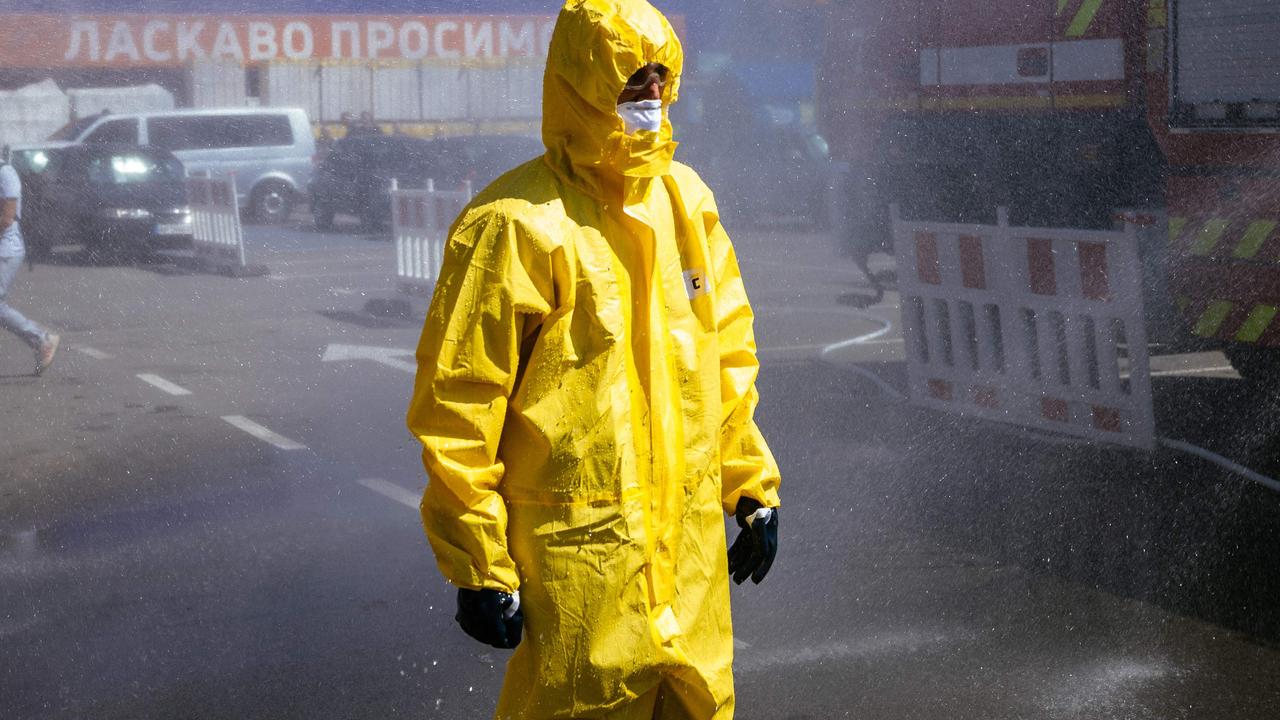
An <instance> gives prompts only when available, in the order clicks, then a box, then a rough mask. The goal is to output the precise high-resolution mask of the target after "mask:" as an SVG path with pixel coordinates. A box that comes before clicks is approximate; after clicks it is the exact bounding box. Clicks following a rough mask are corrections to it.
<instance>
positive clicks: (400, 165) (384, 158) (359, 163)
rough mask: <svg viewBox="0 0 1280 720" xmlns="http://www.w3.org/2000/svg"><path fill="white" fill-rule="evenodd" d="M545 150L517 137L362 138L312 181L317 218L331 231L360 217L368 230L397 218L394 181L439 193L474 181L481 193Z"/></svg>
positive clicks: (340, 148) (344, 146) (338, 150)
mask: <svg viewBox="0 0 1280 720" xmlns="http://www.w3.org/2000/svg"><path fill="white" fill-rule="evenodd" d="M542 152H543V146H542V141H541V140H539V139H537V138H532V137H525V136H517V135H473V136H467V137H450V138H434V139H423V138H415V137H406V136H400V135H361V136H358V137H348V138H343V139H342V140H339V141H338V142H336V143H334V145H333V148H332V149H331V150H330V151H329V153H328V154H327V155H326V156H325V157H324V158H323V159H322V160H321V161H320V164H319V167H317V168H316V171H315V173H314V175H313V178H312V181H311V215H312V217H313V218H314V219H315V223H316V227H317V228H319V229H321V230H329V229H331V228H332V227H333V218H334V216H335V215H336V214H338V213H346V214H350V215H355V216H356V217H358V218H360V221H361V224H362V225H363V226H364V227H365V228H366V229H378V228H381V227H385V226H386V224H387V223H388V222H390V220H391V194H390V188H391V180H392V179H395V180H396V181H397V183H398V184H399V186H400V187H401V188H404V189H413V188H422V187H425V186H426V183H427V180H428V179H430V180H432V181H434V183H435V186H436V187H437V188H439V189H442V190H443V189H456V188H458V187H459V186H461V185H462V184H463V183H464V182H466V181H470V182H471V186H472V189H473V190H474V191H475V192H479V191H480V190H481V189H482V188H484V186H485V185H488V184H489V183H490V182H492V181H493V180H495V179H497V177H498V176H499V175H501V174H502V173H504V172H506V171H507V170H510V169H511V168H513V167H515V166H516V165H519V164H520V163H523V162H526V161H528V160H531V159H533V158H535V157H537V156H539V155H541V154H542Z"/></svg>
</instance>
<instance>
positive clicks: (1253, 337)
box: [1236, 305, 1280, 342]
mask: <svg viewBox="0 0 1280 720" xmlns="http://www.w3.org/2000/svg"><path fill="white" fill-rule="evenodd" d="M1277 312H1280V308H1277V307H1276V306H1275V305H1258V306H1256V307H1254V308H1253V311H1252V312H1250V313H1249V319H1247V320H1245V321H1244V325H1241V326H1240V332H1238V333H1236V340H1239V341H1240V342H1258V339H1259V338H1261V337H1262V334H1263V333H1265V332H1266V331H1267V328H1269V327H1271V321H1272V320H1275V319H1276V313H1277Z"/></svg>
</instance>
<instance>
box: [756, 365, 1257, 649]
mask: <svg viewBox="0 0 1280 720" xmlns="http://www.w3.org/2000/svg"><path fill="white" fill-rule="evenodd" d="M872 369H873V370H874V371H875V372H876V373H877V374H879V375H880V376H881V377H884V378H885V379H887V380H888V381H889V382H890V384H891V385H893V386H895V387H898V388H903V387H905V370H904V368H903V367H902V366H901V365H900V364H890V365H882V366H878V367H875V368H872ZM841 373H842V371H841V370H840V369H839V368H835V367H830V366H822V365H818V364H814V365H810V366H802V365H793V366H787V365H779V366H767V367H766V368H765V372H764V376H763V377H764V378H765V381H764V383H765V384H764V388H765V398H764V400H763V401H762V408H764V409H765V412H766V413H767V415H766V419H768V420H771V422H769V423H768V424H769V425H771V426H785V425H790V426H792V427H796V428H804V427H806V426H807V425H808V424H812V425H814V427H815V428H821V427H826V428H839V429H840V431H839V432H840V433H841V434H842V435H843V436H844V438H845V441H846V442H848V443H850V444H851V445H855V446H856V445H864V446H869V448H868V450H866V451H863V453H862V454H866V455H867V456H868V457H873V458H874V457H876V456H875V455H874V454H872V453H871V451H870V447H875V446H881V447H883V446H884V445H887V449H885V450H883V451H881V453H880V454H881V455H884V454H888V455H889V456H890V457H889V458H888V459H882V460H881V461H880V462H877V463H861V462H857V461H856V460H855V464H853V465H851V466H849V467H846V468H825V469H822V470H821V472H824V473H826V474H827V475H830V476H835V477H851V478H853V479H854V480H853V481H851V482H848V483H845V484H843V485H840V486H832V485H829V484H828V485H825V487H826V488H827V490H828V491H830V490H831V489H832V488H834V489H835V490H836V491H837V493H839V492H844V493H847V494H848V495H849V496H848V497H844V496H839V497H832V496H827V497H825V498H824V497H823V496H822V495H821V493H817V494H814V495H813V496H812V497H806V496H807V495H808V492H807V491H805V490H801V489H800V488H798V487H797V485H798V483H795V482H793V483H792V484H791V488H790V489H791V492H790V493H788V497H787V499H788V501H790V500H792V499H800V500H801V502H802V503H806V504H808V503H813V504H814V506H815V507H819V506H820V504H821V503H823V502H826V503H828V504H830V503H832V502H834V503H835V504H837V505H842V504H847V505H849V506H851V507H854V508H867V512H874V513H876V515H877V516H876V517H867V518H852V519H851V520H850V522H854V523H861V524H863V525H865V526H868V527H872V526H874V527H879V528H882V530H879V531H878V532H884V533H886V534H896V533H900V532H906V533H910V534H920V535H923V536H925V537H928V538H930V539H932V540H934V541H937V542H941V543H943V544H944V545H946V546H949V547H951V548H953V549H955V550H956V551H958V552H963V553H973V554H978V555H982V556H986V557H990V558H993V559H995V560H996V561H998V562H1000V563H1008V564H1014V565H1018V566H1021V567H1023V568H1025V569H1027V570H1029V571H1030V572H1033V573H1044V574H1049V575H1053V576H1056V577H1060V578H1063V579H1066V580H1069V581H1071V582H1074V583H1078V584H1081V585H1085V586H1088V587H1094V588H1097V589H1100V590H1104V591H1106V592H1109V593H1111V594H1114V595H1118V596H1121V597H1127V598H1132V599H1135V600H1139V601H1141V602H1145V603H1150V604H1154V605H1157V606H1159V607H1163V608H1165V609H1167V610H1169V611H1172V612H1175V613H1178V614H1181V615H1185V616H1190V617H1195V618H1199V619H1202V620H1204V621H1207V622H1210V623H1214V624H1217V625H1221V626H1224V627H1227V628H1231V629H1234V630H1237V631H1239V632H1241V633H1244V634H1245V635H1246V636H1247V637H1249V638H1250V639H1251V640H1253V641H1255V642H1258V643H1262V644H1268V645H1271V644H1276V643H1280V603H1277V602H1276V598H1277V597H1280V552H1277V550H1280V493H1275V492H1273V491H1271V490H1269V489H1267V488H1265V487H1262V486H1260V485H1257V484H1254V483H1252V482H1250V481H1248V480H1246V479H1244V478H1242V477H1240V476H1238V475H1235V474H1232V473H1230V472H1228V471H1226V470H1224V469H1222V468H1220V467H1218V466H1216V465H1214V464H1212V463H1209V462H1206V461H1204V460H1202V459H1200V458H1197V457H1193V456H1189V455H1186V454H1183V453H1180V452H1176V451H1173V450H1168V449H1160V450H1157V451H1155V452H1152V453H1146V452H1141V451H1133V450H1127V449H1123V448H1118V447H1110V446H1100V445H1088V444H1083V443H1078V442H1075V441H1070V440H1067V439H1065V438H1058V437H1048V436H1044V435H1038V434H1033V433H1030V432H1027V431H1023V430H1021V429H1018V428H1014V427H1008V426H1003V425H1000V424H997V423H990V422H982V421H974V420H968V419H963V418H958V417H951V416H947V415H942V414H939V413H934V412H931V411H926V410H922V409H919V408H914V407H911V406H908V405H904V404H901V403H897V404H894V403H891V402H890V401H889V399H888V398H887V396H885V395H883V394H881V393H879V392H878V391H876V390H875V389H874V388H873V387H872V386H871V385H870V384H869V383H862V382H860V381H858V380H857V379H856V378H855V377H852V376H851V375H848V374H847V372H846V373H845V375H844V376H843V377H841V376H840V375H841ZM785 388H792V390H791V391H789V392H788V391H786V390H785ZM800 388H804V389H803V390H801V389H800ZM815 392H816V393H817V396H816V397H815V395H814V393H815ZM1156 392H1157V399H1156V407H1157V408H1158V410H1157V414H1158V426H1159V427H1160V432H1161V433H1162V434H1164V435H1166V436H1169V437H1174V438H1177V439H1181V440H1186V441H1188V442H1192V443H1194V444H1197V445H1203V446H1205V447H1207V448H1209V449H1211V450H1214V451H1215V452H1218V453H1220V454H1223V455H1228V456H1229V457H1231V458H1232V459H1234V460H1236V461H1237V462H1242V463H1245V464H1248V465H1251V466H1253V467H1255V469H1258V470H1261V471H1263V472H1268V471H1269V472H1272V473H1274V472H1276V469H1277V467H1276V466H1277V462H1276V459H1275V456H1276V449H1277V432H1276V423H1277V418H1278V417H1280V413H1277V412H1276V401H1275V400H1274V399H1269V398H1267V397H1266V396H1264V395H1260V394H1259V393H1258V392H1257V391H1256V390H1254V389H1252V388H1251V387H1250V386H1248V385H1247V384H1245V383H1243V382H1241V381H1239V380H1234V381H1233V380H1214V379H1203V378H1200V379H1185V378H1168V379H1159V381H1158V384H1157V386H1156ZM767 430H768V428H766V431H767ZM788 435H789V437H792V438H793V439H794V438H795V437H796V436H799V437H802V438H804V440H803V441H795V440H793V445H794V444H795V443H796V442H800V443H801V444H802V445H803V444H808V445H809V447H803V446H802V447H798V448H797V447H790V448H783V449H782V450H781V452H780V453H779V454H780V458H779V459H780V461H784V464H783V468H784V475H786V473H787V471H788V470H800V473H793V475H794V474H802V473H804V472H814V471H815V470H814V469H806V468H804V467H803V466H804V464H805V463H804V460H802V459H801V458H804V457H807V456H809V455H813V454H816V453H820V452H821V449H820V447H819V446H820V445H821V444H822V443H823V442H829V440H830V438H829V437H825V438H824V436H827V435H829V433H823V432H816V433H804V432H799V433H789V434H788ZM859 454H860V453H859V452H858V451H854V452H851V453H849V454H848V455H847V456H846V457H849V458H857V457H858V456H859ZM791 456H794V460H795V462H796V465H797V467H794V468H792V467H788V464H786V462H787V461H789V460H791V459H792V457H791ZM881 473H883V474H884V476H883V477H879V476H878V475H879V474H881ZM867 475H870V476H871V477H869V478H867V477H863V476H867ZM810 480H812V478H810ZM806 484H808V483H806ZM797 491H799V492H797ZM797 495H798V496H799V498H797V497H796V496H797Z"/></svg>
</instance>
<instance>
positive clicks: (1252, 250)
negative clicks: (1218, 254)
mask: <svg viewBox="0 0 1280 720" xmlns="http://www.w3.org/2000/svg"><path fill="white" fill-rule="evenodd" d="M1275 229H1276V223H1275V222H1274V221H1271V220H1258V221H1256V222H1253V223H1250V224H1249V229H1248V230H1245V232H1244V237H1242V238H1241V239H1240V244H1239V245H1237V246H1236V251H1235V252H1234V253H1232V256H1233V257H1235V258H1237V259H1239V260H1249V259H1251V258H1253V257H1254V256H1256V255H1257V254H1258V251H1260V250H1262V246H1263V245H1264V244H1266V242H1267V238H1269V237H1271V233H1272V231H1274V230H1275Z"/></svg>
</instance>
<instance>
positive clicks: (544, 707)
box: [408, 0, 779, 720]
mask: <svg viewBox="0 0 1280 720" xmlns="http://www.w3.org/2000/svg"><path fill="white" fill-rule="evenodd" d="M682 60H683V54H682V49H681V45H680V41H679V39H678V38H677V37H676V34H675V32H674V31H673V30H672V27H671V25H670V24H669V23H668V22H667V20H666V18H664V17H663V16H662V14H661V13H659V12H658V11H657V10H656V9H654V8H653V7H652V6H651V5H649V4H648V3H647V2H645V1H644V0H570V1H569V2H568V3H566V4H565V6H564V8H563V10H562V11H561V13H560V16H559V19H558V21H557V23H556V27H555V31H554V33H553V36H552V41H551V47H550V51H549V56H548V59H547V69H546V76H545V89H544V96H543V123H542V126H543V140H544V144H545V145H546V153H545V154H544V155H543V156H542V157H539V158H537V159H535V160H532V161H530V162H528V163H526V164H524V165H521V166H520V167H517V168H516V169H514V170H512V171H510V172H508V173H507V174H506V175H504V176H502V177H501V178H499V179H498V180H497V181H495V182H494V183H493V184H492V185H491V186H489V187H488V188H487V189H485V190H484V191H482V192H481V193H480V194H479V195H478V196H477V197H476V198H475V199H474V200H473V201H472V203H471V204H470V205H469V206H468V208H467V209H466V210H464V211H463V213H462V215H461V216H460V217H459V218H458V219H457V220H456V222H455V223H454V226H453V228H452V229H451V231H450V235H449V238H448V242H447V248H446V251H445V257H444V261H443V266H442V268H441V271H440V274H439V279H438V281H437V285H436V289H435V294H434V297H433V299H432V302H431V307H430V310H429V311H428V314H427V319H426V322H425V325H424V327H423V330H422V338H421V342H420V344H419V347H418V353H417V360H418V375H417V380H416V384H415V388H414V394H413V400H412V402H411V404H410V407H409V411H408V424H409V428H410V430H411V431H412V432H413V434H414V435H415V436H416V437H417V438H418V439H419V440H420V441H421V442H422V445H423V447H424V452H423V460H424V464H425V466H426V470H427V474H428V476H429V482H428V485H427V489H426V492H425V494H424V496H423V499H422V520H423V524H424V526H425V528H426V533H427V536H428V538H429V540H430V543H431V546H432V548H433V550H434V552H435V555H436V559H437V561H438V564H439V567H440V570H441V572H442V573H443V575H444V577H445V578H446V579H448V580H449V581H450V582H451V583H452V584H454V585H456V586H457V587H458V588H459V590H458V613H457V619H458V621H459V623H460V624H461V625H462V627H463V629H464V630H465V631H466V632H467V633H468V634H470V635H472V636H473V637H475V638H476V639H478V640H481V641H483V642H486V643H489V644H490V645H494V646H496V647H503V648H510V647H514V648H515V652H514V654H513V655H512V656H511V659H510V662H509V663H508V665H507V674H506V681H505V684H504V687H503V691H502V694H501V697H500V698H499V701H498V708H497V713H496V716H497V717H498V718H502V719H508V718H511V719H514V718H526V719H530V720H552V719H559V718H611V719H614V720H624V719H625V720H632V719H635V720H639V719H644V720H649V719H650V718H690V719H698V720H705V719H708V718H714V719H716V720H723V719H727V718H731V717H732V716H733V708H734V693H733V675H732V662H733V633H732V627H731V620H730V612H729V578H730V575H731V574H732V575H733V578H734V580H736V581H737V582H738V583H741V582H742V581H743V580H745V579H746V578H747V577H748V576H750V577H752V578H753V580H754V581H755V582H759V581H760V580H761V579H762V578H763V577H764V575H765V573H767V572H768V570H769V567H770V565H771V564H772V562H773V558H774V554H775V552H776V549H777V528H778V518H777V511H776V508H777V506H778V504H779V498H778V485H779V473H778V468H777V465H776V463H775V462H774V459H773V457H772V455H771V454H770V452H769V449H768V447H767V446H766V444H765V441H764V438H763V437H762V436H761V433H760V431H759V429H758V428H757V426H756V423H755V421H754V419H753V416H754V412H755V407H756V404H757V397H758V396H757V393H756V389H755V380H756V374H757V370H758V367H759V365H758V362H757V359H756V348H755V340H754V337H753V331H752V311H751V307H750V305H749V304H748V302H747V296H746V292H745V290H744V285H743V280H742V277H741V276H740V274H739V268H738V263H737V260H736V257H735V255H734V249H733V246H732V244H731V243H730V241H729V238H728V236H727V235H726V234H725V231H724V228H723V227H721V224H720V220H719V217H718V214H717V211H716V205H715V201H714V199H713V197H712V194H711V192H710V191H709V190H708V189H707V187H706V186H705V185H704V184H703V183H702V181H701V180H700V179H699V178H698V176H697V175H696V174H695V173H694V172H693V171H692V170H691V169H689V168H688V167H686V166H684V165H681V164H680V163H677V162H674V160H673V156H674V151H675V148H676V143H675V142H674V141H673V140H672V128H671V123H670V122H669V120H668V119H667V116H666V112H665V111H666V108H668V107H669V106H670V105H671V104H672V103H674V102H675V101H676V98H677V93H678V90H679V86H680V74H681V68H682ZM725 512H728V513H730V514H733V515H735V516H736V519H737V521H738V524H739V525H740V527H741V530H740V534H739V536H738V538H737V540H736V541H735V542H734V545H733V548H732V549H729V550H726V538H725V532H724V515H723V513H725Z"/></svg>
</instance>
